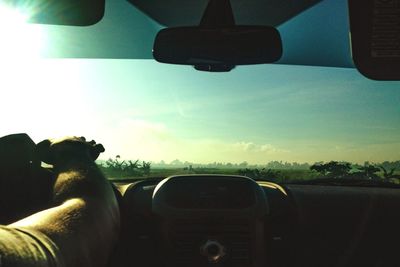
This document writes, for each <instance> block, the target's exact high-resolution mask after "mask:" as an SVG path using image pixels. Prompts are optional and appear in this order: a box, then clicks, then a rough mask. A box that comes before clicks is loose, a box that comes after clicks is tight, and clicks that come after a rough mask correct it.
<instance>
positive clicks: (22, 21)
mask: <svg viewBox="0 0 400 267" xmlns="http://www.w3.org/2000/svg"><path fill="white" fill-rule="evenodd" d="M28 19H29V16H28V15H26V14H23V13H22V12H20V11H18V10H16V9H13V8H9V7H7V6H4V5H1V4H0V60H1V61H2V63H4V62H7V63H10V61H11V62H12V61H14V60H20V59H23V60H26V59H32V58H39V57H40V56H41V54H42V52H43V49H44V44H45V42H44V35H43V31H42V27H41V26H40V25H34V24H29V23H27V22H26V21H27V20H28Z"/></svg>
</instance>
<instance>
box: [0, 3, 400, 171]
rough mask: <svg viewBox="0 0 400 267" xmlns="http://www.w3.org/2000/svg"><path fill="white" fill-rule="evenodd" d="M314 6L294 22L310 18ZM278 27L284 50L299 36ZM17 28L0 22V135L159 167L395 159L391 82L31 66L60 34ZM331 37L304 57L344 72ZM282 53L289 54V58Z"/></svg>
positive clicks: (55, 62)
mask: <svg viewBox="0 0 400 267" xmlns="http://www.w3.org/2000/svg"><path fill="white" fill-rule="evenodd" d="M334 3H338V2H335V1H331V0H329V1H325V2H323V3H322V6H323V5H326V6H325V8H326V7H333V6H334V5H335V4H334ZM342 7H343V6H340V5H339V6H337V7H336V8H337V9H340V8H342ZM319 8H321V5H319V6H316V7H315V8H314V9H311V10H310V12H309V13H308V14H305V15H306V16H311V17H312V16H315V14H317V13H318V14H321V13H320V12H315V10H316V9H317V10H318V9H319ZM313 10H314V11H313ZM343 16H344V17H345V15H343ZM303 19H304V17H298V18H296V19H295V20H293V21H291V22H289V24H296V23H299V22H296V21H301V20H303ZM147 23H149V24H150V25H151V27H153V28H154V29H157V25H154V23H152V22H147ZM289 24H284V25H282V26H281V28H280V30H281V32H282V33H283V34H282V35H283V39H284V41H285V39H286V40H290V43H293V42H294V43H296V40H300V39H301V38H300V36H301V34H306V33H307V32H310V30H307V29H306V30H305V31H304V32H300V33H298V35H297V36H296V35H291V34H288V33H287V32H288V31H289V30H288V28H290V27H289V26H290V25H289ZM346 25H347V24H346V21H345V20H343V21H342V24H341V26H340V27H339V26H338V25H337V24H335V23H333V22H332V21H330V20H329V19H327V24H326V27H328V28H329V27H339V28H341V30H340V32H341V36H342V37H343V36H347V35H346V33H347V31H346V30H343V27H344V28H345V29H346V27H347V26H346ZM96 27H102V26H101V25H100V26H99V25H97V26H96ZM293 27H294V26H293ZM296 27H298V26H296ZM28 28H29V31H28V30H26V29H25V31H23V29H22V28H21V27H20V28H18V29H19V31H18V32H17V33H19V35H20V36H19V35H17V34H15V33H16V31H15V30H14V31H10V30H9V28H5V27H4V26H3V28H1V26H0V34H1V35H2V36H3V37H4V36H9V38H8V39H7V38H6V39H5V40H8V42H3V43H2V44H1V45H0V51H1V52H0V56H1V57H2V60H1V61H0V73H1V76H2V78H1V79H0V92H1V97H0V120H1V122H2V126H1V127H0V135H5V134H10V133H15V132H27V133H28V134H30V135H31V136H32V138H33V139H34V140H35V141H37V142H38V141H40V140H42V139H44V138H49V137H60V136H64V135H85V136H87V137H89V138H94V139H95V140H97V141H100V142H102V143H103V144H104V145H105V146H106V149H107V151H106V153H105V154H104V155H103V158H108V157H114V156H115V155H117V154H118V155H121V156H122V157H123V158H125V159H136V158H140V159H143V160H151V161H160V160H165V161H166V162H169V161H172V160H174V159H180V160H182V161H185V160H187V161H192V162H196V163H208V162H214V161H217V162H237V163H239V162H243V161H248V162H250V163H259V164H262V163H265V162H268V161H271V160H283V161H297V162H315V161H329V160H346V161H353V162H364V161H367V160H368V161H374V162H377V161H383V160H400V141H399V137H400V89H399V88H400V82H376V81H371V80H368V79H366V78H364V77H363V76H362V75H360V74H359V73H358V72H357V71H356V70H355V69H351V68H327V67H311V66H289V65H278V64H274V65H258V66H246V67H238V68H236V69H235V70H233V71H232V72H230V73H206V72H198V71H195V70H194V69H193V68H191V67H184V66H174V65H164V64H159V63H157V62H155V61H154V60H117V59H113V60H112V59H102V60H100V59H42V58H40V57H39V58H37V57H36V56H34V55H33V54H34V53H35V51H33V50H32V49H30V50H26V48H27V47H30V48H32V47H38V49H37V51H36V52H37V54H38V55H39V56H40V55H43V52H46V51H53V52H54V51H55V49H56V48H57V47H56V46H54V44H55V43H57V42H56V41H57V40H58V39H57V38H61V37H60V36H59V35H57V36H55V35H54V32H55V29H56V28H55V27H54V26H50V27H48V26H44V27H42V26H37V25H29V27H28ZM28 28H27V29H28ZM63 29H67V31H70V34H72V32H73V31H72V29H71V30H70V28H68V27H66V28H63ZM95 29H98V28H95ZM33 30H35V31H33ZM315 30H316V31H317V32H318V33H320V34H322V33H323V32H324V30H326V29H324V27H322V26H318V27H317V28H315ZM79 31H81V30H79ZM82 31H83V29H82ZM96 31H97V30H96ZM28 32H29V34H27V33H28ZM285 32H286V33H285ZM34 33H35V34H36V37H38V36H39V35H40V36H41V38H40V40H42V43H40V45H39V42H38V40H39V39H38V38H36V39H35V36H34ZM7 34H8V35H7ZM81 34H82V36H84V34H83V33H82V32H81ZM11 36H12V38H11ZM16 36H19V37H20V39H18V38H16ZM67 36H69V35H67ZM82 36H81V37H82ZM319 36H320V35H319ZM52 38H53V39H52ZM54 38H55V39H54ZM63 38H65V36H64V37H63ZM146 38H147V37H146ZM146 38H145V40H144V42H143V43H142V45H143V44H146V42H148V41H149V40H147V39H146ZM287 38H289V39H287ZM343 38H344V39H343ZM343 38H342V39H343V40H342V42H340V43H339V44H335V43H333V45H339V46H340V47H339V48H337V49H336V50H334V49H331V50H329V51H334V52H332V53H329V54H327V55H325V54H324V55H321V52H320V51H316V53H315V55H317V56H316V60H319V59H320V58H321V57H328V58H329V59H330V60H334V59H337V58H338V56H337V55H336V54H335V53H338V54H340V55H342V58H341V59H338V60H339V61H340V62H342V63H343V62H344V63H343V64H344V65H346V64H348V60H349V59H348V58H349V53H348V51H347V50H346V47H347V46H345V45H343V43H345V42H346V39H345V37H343ZM51 40H52V41H51ZM68 40H69V39H64V41H65V42H67V45H65V46H68ZM146 40H147V41H146ZM307 40H309V39H307ZM34 41H35V42H34ZM75 41H76V40H75V39H71V40H70V44H69V46H70V47H73V46H74V44H75V45H76V43H75ZM347 41H348V40H347ZM13 42H15V43H13ZM309 42H310V43H309V44H308V47H312V45H313V41H312V39H310V40H309ZM314 42H315V40H314ZM325 42H326V44H327V45H328V44H330V45H332V44H331V42H330V41H329V40H325ZM21 43H31V44H36V45H35V46H21V45H19V46H18V44H21ZM63 43H64V42H63ZM306 43H307V42H306ZM52 44H53V45H52ZM347 44H348V43H347ZM302 45H303V46H304V45H306V46H307V44H302ZM39 46H40V47H39ZM65 46H64V45H63V46H60V47H58V49H60V50H59V51H58V52H60V51H63V49H64V48H65ZM49 47H50V48H49ZM63 47H64V48H63ZM286 47H287V49H286V50H287V51H289V52H288V53H292V54H291V55H292V56H291V57H292V58H296V57H298V56H299V55H298V54H296V53H295V52H298V51H297V50H295V49H294V47H292V48H290V47H288V46H286ZM138 49H139V50H140V49H141V48H138ZM347 49H348V47H347ZM116 50H118V49H116ZM139 50H137V51H136V52H138V51H139ZM21 51H23V52H25V53H21ZM121 51H122V50H121ZM140 51H141V50H140ZM140 51H139V52H140ZM290 51H291V52H290ZM345 51H347V52H345ZM136 52H135V53H136ZM139 52H138V53H139ZM142 52H143V51H142ZM60 53H61V52H60ZM121 53H122V54H123V52H121ZM140 53H141V52H140ZM21 55H23V57H21ZM30 55H31V56H33V57H32V58H31V57H29V56H30ZM284 60H285V58H284ZM328 61H329V60H328ZM346 62H347V63H346ZM335 64H337V62H336V63H335ZM339 65H340V64H339Z"/></svg>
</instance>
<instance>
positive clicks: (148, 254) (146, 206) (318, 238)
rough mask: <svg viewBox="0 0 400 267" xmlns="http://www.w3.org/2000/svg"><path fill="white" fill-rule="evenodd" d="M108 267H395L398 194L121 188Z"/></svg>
mask: <svg viewBox="0 0 400 267" xmlns="http://www.w3.org/2000/svg"><path fill="white" fill-rule="evenodd" d="M116 188H117V189H118V194H119V203H120V208H121V216H122V217H121V223H122V225H121V226H122V231H121V236H120V242H119V243H118V246H117V247H116V248H115V251H114V253H113V255H112V257H111V259H110V264H109V266H140V267H145V266H152V267H162V266H177V267H179V266H194V267H207V266H218V267H225V266H233V267H234V266H240V267H253V266H254V267H256V266H257V267H258V266H398V265H399V264H400V260H399V259H398V256H397V255H398V254H397V251H398V249H397V244H398V242H399V240H400V230H399V229H398V228H399V225H400V212H399V211H400V191H399V190H398V189H394V188H376V187H373V188H372V187H354V186H353V187H350V186H332V185H330V186H328V185H327V186H325V185H324V186H321V185H285V186H281V185H278V184H275V183H270V182H256V181H254V180H251V179H249V178H246V177H242V176H226V175H185V176H172V177H168V178H166V179H163V180H161V179H154V180H152V179H149V180H143V181H138V182H134V183H127V184H116Z"/></svg>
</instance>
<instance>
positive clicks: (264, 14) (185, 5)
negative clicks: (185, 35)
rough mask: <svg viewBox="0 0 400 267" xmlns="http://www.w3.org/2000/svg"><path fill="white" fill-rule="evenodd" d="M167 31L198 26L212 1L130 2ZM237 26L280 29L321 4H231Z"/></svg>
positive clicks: (234, 0) (280, 0)
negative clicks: (187, 26) (169, 28)
mask: <svg viewBox="0 0 400 267" xmlns="http://www.w3.org/2000/svg"><path fill="white" fill-rule="evenodd" d="M128 1H129V2H130V3H132V4H133V5H134V6H135V7H137V8H138V9H139V10H141V11H143V12H144V13H145V14H146V15H148V16H149V17H150V18H152V19H153V20H155V21H157V22H158V23H159V24H161V25H164V26H166V27H176V26H183V25H189V26H192V25H198V24H199V22H200V19H201V17H202V15H203V12H204V10H205V8H206V6H207V4H208V0H191V1H187V0H128ZM230 2H231V5H232V9H233V12H234V16H235V20H236V23H238V24H243V25H270V26H278V25H280V24H282V23H284V22H285V21H287V20H288V19H290V18H292V17H293V16H295V15H297V14H299V13H300V12H302V11H304V10H306V9H308V8H309V7H311V6H313V5H315V4H317V3H318V2H321V0H231V1H230Z"/></svg>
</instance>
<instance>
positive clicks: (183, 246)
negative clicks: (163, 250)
mask: <svg viewBox="0 0 400 267" xmlns="http://www.w3.org/2000/svg"><path fill="white" fill-rule="evenodd" d="M170 229H171V232H170V238H171V243H172V246H173V249H174V250H175V251H174V252H175V253H174V254H175V257H176V260H177V261H178V262H186V263H188V264H189V263H190V262H191V261H193V262H194V261H196V262H198V261H199V260H201V259H202V255H201V253H200V248H201V247H202V246H203V245H204V244H205V243H206V242H207V241H208V240H216V241H218V242H219V243H221V244H222V245H223V246H224V247H225V248H226V257H225V258H224V260H223V262H224V264H223V266H241V267H246V266H251V259H252V254H253V249H252V247H253V242H254V241H253V240H254V237H253V234H252V231H251V230H250V229H251V228H250V224H249V223H248V222H239V223H232V222H231V223H229V224H228V223H221V222H218V223H217V222H191V221H179V222H176V223H175V224H173V225H172V227H171V228H170Z"/></svg>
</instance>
